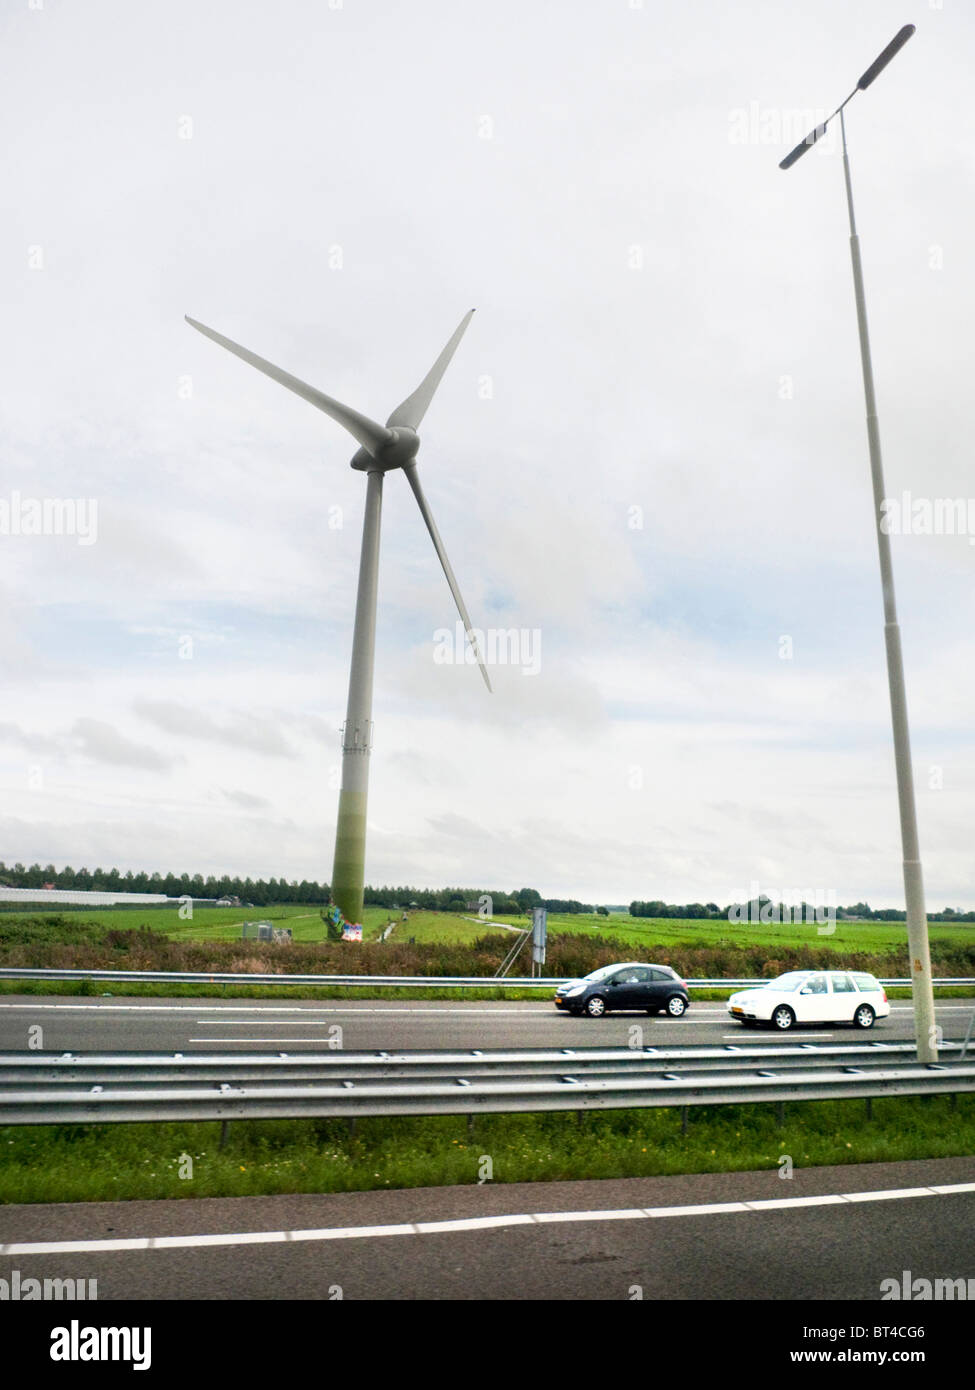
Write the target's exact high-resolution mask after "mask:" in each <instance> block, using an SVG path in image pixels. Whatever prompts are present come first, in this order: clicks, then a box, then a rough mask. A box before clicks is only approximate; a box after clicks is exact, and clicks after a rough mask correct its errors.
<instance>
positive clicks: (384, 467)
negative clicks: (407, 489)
mask: <svg viewBox="0 0 975 1390" xmlns="http://www.w3.org/2000/svg"><path fill="white" fill-rule="evenodd" d="M387 433H388V434H389V439H388V440H386V442H385V443H383V444H379V445H377V446H375V451H373V450H370V449H367V448H366V447H365V446H363V447H362V448H361V449H357V450H356V452H355V453H354V454H353V455H352V467H353V468H356V469H358V470H359V472H361V473H388V472H389V471H390V469H393V468H406V467H408V465H409V464H411V463H412V462H413V460H414V459H415V458H416V456H417V452H418V451H419V448H420V436H419V435H418V434H417V432H416V430H411V429H409V428H408V427H407V426H405V425H396V426H394V427H393V429H390V430H387Z"/></svg>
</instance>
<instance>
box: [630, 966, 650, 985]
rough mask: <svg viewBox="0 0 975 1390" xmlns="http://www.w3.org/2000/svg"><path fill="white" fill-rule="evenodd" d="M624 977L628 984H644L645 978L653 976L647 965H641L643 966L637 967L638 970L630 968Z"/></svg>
mask: <svg viewBox="0 0 975 1390" xmlns="http://www.w3.org/2000/svg"><path fill="white" fill-rule="evenodd" d="M624 978H625V980H626V982H627V984H639V985H642V984H643V982H644V981H645V980H649V979H651V978H652V976H651V972H650V971H649V970H647V969H646V967H645V966H644V967H641V968H639V969H637V970H628V971H627V972H626V975H625V977H624Z"/></svg>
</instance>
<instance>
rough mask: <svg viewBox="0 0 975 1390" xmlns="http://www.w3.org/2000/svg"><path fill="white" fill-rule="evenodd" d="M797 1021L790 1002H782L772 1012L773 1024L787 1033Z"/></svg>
mask: <svg viewBox="0 0 975 1390" xmlns="http://www.w3.org/2000/svg"><path fill="white" fill-rule="evenodd" d="M795 1021H796V1016H795V1014H794V1013H793V1012H792V1010H791V1009H790V1008H789V1006H788V1004H780V1005H779V1007H778V1008H777V1009H776V1010H775V1011H774V1013H773V1014H772V1026H773V1027H774V1028H778V1029H779V1031H780V1032H782V1033H787V1032H788V1031H789V1029H790V1028H791V1027H792V1025H793V1024H794V1023H795Z"/></svg>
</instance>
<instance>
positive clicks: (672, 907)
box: [630, 893, 975, 922]
mask: <svg viewBox="0 0 975 1390" xmlns="http://www.w3.org/2000/svg"><path fill="white" fill-rule="evenodd" d="M770 903H771V899H770V898H768V897H766V895H765V894H764V893H762V894H760V895H759V897H758V898H755V899H753V900H752V901H751V902H750V903H745V904H740V903H729V905H728V906H727V907H719V906H718V904H717V903H685V904H682V905H678V904H677V903H665V902H661V901H660V900H659V899H656V900H654V901H653V902H639V901H634V902H631V903H630V916H631V917H694V918H697V919H703V918H708V917H728V916H729V914H730V913H732V912H733V911H734V910H735V909H737V908H739V907H743V908H749V907H750V908H752V909H753V912H752V916H753V917H754V919H755V920H758V919H759V911H760V909H761V908H762V907H764V906H766V905H767V904H770ZM802 906H804V907H805V906H808V913H809V916H810V917H812V915H813V913H814V912H815V910H816V909H815V906H814V905H813V904H811V903H810V904H808V905H806V904H803V905H802ZM773 909H774V910H773V912H772V914H771V920H772V921H781V920H790V919H791V917H792V916H793V915H794V914H795V913H796V912H797V905H796V904H788V903H786V904H782V903H779V904H774V905H773ZM746 915H747V914H746ZM836 918H837V921H840V922H842V921H844V920H846V921H849V920H850V919H851V918H853V919H856V918H860V919H862V920H863V921H864V922H903V921H906V919H907V914H906V912H905V911H904V909H903V908H898V907H881V908H878V909H876V911H875V910H874V909H873V908H871V907H870V906H869V905H868V904H867V903H854V904H853V905H852V906H851V907H837V909H836ZM928 920H929V921H931V922H975V911H973V912H962V911H961V910H960V909H959V908H954V907H946V908H944V910H943V911H941V912H929V913H928Z"/></svg>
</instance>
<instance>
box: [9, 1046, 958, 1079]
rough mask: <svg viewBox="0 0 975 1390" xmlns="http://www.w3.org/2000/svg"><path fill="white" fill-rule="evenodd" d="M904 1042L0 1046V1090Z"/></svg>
mask: <svg viewBox="0 0 975 1390" xmlns="http://www.w3.org/2000/svg"><path fill="white" fill-rule="evenodd" d="M963 1047H964V1045H963V1044H962V1043H959V1042H950V1041H949V1042H945V1043H942V1044H941V1046H940V1052H941V1054H942V1055H944V1054H946V1053H947V1054H951V1055H953V1054H956V1053H957V1054H959V1056H963ZM916 1051H917V1049H916V1046H915V1044H914V1043H913V1042H895V1043H887V1042H866V1043H865V1042H855V1043H811V1042H807V1043H793V1044H791V1045H789V1044H782V1043H769V1044H753V1045H751V1046H747V1047H746V1046H742V1045H740V1044H737V1043H729V1044H727V1045H723V1046H717V1045H712V1044H692V1045H690V1046H687V1047H650V1046H646V1047H559V1048H552V1047H531V1048H513V1049H501V1048H492V1049H490V1050H489V1051H484V1050H483V1049H480V1048H472V1049H469V1050H463V1051H449V1052H447V1051H444V1052H436V1051H412V1052H408V1051H401V1052H387V1051H376V1052H344V1051H341V1050H334V1051H333V1050H331V1049H330V1050H329V1051H327V1052H318V1053H288V1052H276V1053H272V1052H252V1053H240V1052H216V1053H214V1052H198V1053H182V1052H173V1053H160V1052H149V1053H144V1052H123V1053H91V1052H79V1053H75V1052H63V1053H61V1054H59V1055H57V1056H55V1055H53V1054H50V1053H49V1054H45V1053H42V1052H28V1053H16V1052H8V1053H0V1091H3V1090H6V1089H7V1087H8V1085H14V1086H20V1085H30V1084H34V1085H38V1084H43V1085H45V1086H67V1087H77V1086H78V1085H79V1083H81V1082H85V1083H89V1082H91V1083H97V1084H100V1085H104V1084H105V1083H106V1082H111V1083H113V1084H115V1085H119V1086H122V1085H130V1084H135V1085H142V1084H146V1083H155V1082H163V1081H165V1082H174V1083H182V1082H192V1083H197V1082H200V1081H217V1082H225V1081H231V1082H232V1083H234V1084H239V1083H241V1082H244V1081H247V1082H258V1083H264V1082H267V1081H269V1080H271V1081H280V1080H282V1079H285V1080H301V1081H312V1080H319V1081H326V1080H333V1081H346V1080H354V1081H368V1080H372V1081H391V1080H418V1079H423V1080H427V1079H431V1078H443V1077H448V1078H451V1079H453V1080H458V1079H462V1078H467V1079H470V1078H471V1077H479V1076H498V1075H501V1076H503V1077H504V1079H505V1080H508V1081H510V1080H513V1079H514V1078H516V1077H519V1076H545V1075H561V1074H563V1073H564V1072H565V1071H566V1070H567V1069H572V1068H573V1067H584V1068H585V1071H586V1074H587V1075H588V1076H596V1075H610V1074H619V1075H624V1074H625V1075H634V1074H636V1073H638V1072H641V1071H645V1072H648V1073H660V1072H661V1071H671V1072H673V1071H677V1072H680V1074H681V1075H684V1076H686V1075H689V1074H691V1073H698V1072H708V1073H715V1072H720V1071H726V1072H744V1071H747V1070H748V1069H749V1068H753V1067H759V1068H764V1067H768V1066H769V1065H774V1066H775V1067H776V1069H779V1070H781V1069H783V1068H790V1067H805V1068H807V1069H808V1068H809V1067H815V1066H830V1067H836V1066H840V1065H846V1064H852V1065H854V1066H856V1067H869V1066H885V1065H889V1064H891V1063H897V1062H900V1061H902V1060H904V1059H907V1060H911V1059H912V1058H913V1057H914V1056H915V1055H916Z"/></svg>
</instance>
